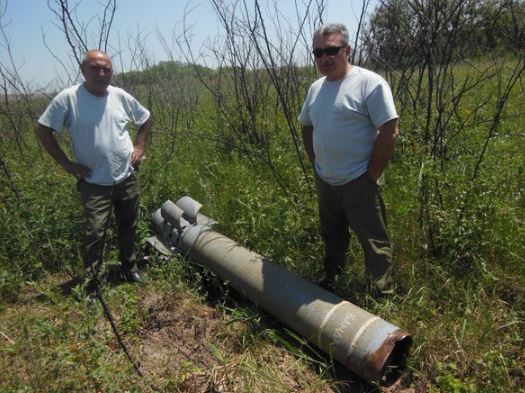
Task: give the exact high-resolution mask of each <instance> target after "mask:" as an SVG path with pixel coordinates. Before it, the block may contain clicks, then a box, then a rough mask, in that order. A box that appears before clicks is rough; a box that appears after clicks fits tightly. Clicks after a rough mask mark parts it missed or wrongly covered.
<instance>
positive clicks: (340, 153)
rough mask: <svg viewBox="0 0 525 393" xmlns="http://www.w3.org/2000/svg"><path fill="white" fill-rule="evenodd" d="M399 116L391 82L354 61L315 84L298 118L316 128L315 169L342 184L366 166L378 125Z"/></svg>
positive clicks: (314, 133)
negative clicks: (337, 76) (341, 72)
mask: <svg viewBox="0 0 525 393" xmlns="http://www.w3.org/2000/svg"><path fill="white" fill-rule="evenodd" d="M397 117H398V115H397V112H396V108H395V105H394V99H393V97H392V92H391V90H390V87H389V86H388V83H387V82H386V81H385V80H384V79H383V78H382V77H381V76H380V75H378V74H376V73H374V72H372V71H369V70H366V69H364V68H361V67H358V66H355V65H354V66H352V68H351V69H350V71H349V72H348V73H347V74H346V75H345V77H344V78H342V79H339V80H337V81H329V80H327V79H326V77H323V78H320V79H318V80H317V81H315V82H314V83H313V84H312V86H311V87H310V89H309V90H308V94H307V97H306V100H305V102H304V104H303V108H302V110H301V113H300V115H299V122H300V123H301V124H303V125H305V126H311V127H313V148H314V153H315V170H316V172H317V173H318V174H319V176H320V177H321V179H323V180H324V181H326V182H327V183H329V184H332V185H341V184H345V183H348V182H349V181H352V180H354V179H357V178H358V177H359V176H361V175H362V174H363V173H365V172H366V171H367V170H368V162H369V160H370V157H371V155H372V150H373V148H374V143H375V140H376V137H377V134H378V129H379V127H381V126H382V125H383V124H385V123H386V122H387V121H389V120H392V119H396V118H397Z"/></svg>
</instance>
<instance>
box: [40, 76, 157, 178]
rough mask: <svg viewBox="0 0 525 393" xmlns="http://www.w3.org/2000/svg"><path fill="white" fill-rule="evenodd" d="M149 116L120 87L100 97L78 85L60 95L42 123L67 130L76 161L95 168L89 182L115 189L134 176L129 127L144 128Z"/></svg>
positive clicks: (52, 102) (109, 90)
mask: <svg viewBox="0 0 525 393" xmlns="http://www.w3.org/2000/svg"><path fill="white" fill-rule="evenodd" d="M149 116H150V112H149V111H148V110H147V109H146V108H144V107H143V106H142V105H141V104H140V103H139V102H138V101H137V100H136V99H135V98H134V97H133V96H131V95H130V94H129V93H127V92H126V91H124V90H122V89H120V88H118V87H114V86H109V87H108V94H107V95H105V96H103V97H99V96H95V95H93V94H91V93H89V92H88V91H87V89H86V87H85V86H84V84H78V85H75V86H72V87H69V88H67V89H65V90H62V91H61V92H60V93H58V94H57V95H56V96H55V97H54V98H53V100H52V101H51V103H50V104H49V106H48V107H47V109H46V110H45V112H44V113H43V114H42V116H40V118H39V119H38V122H39V123H40V124H42V125H44V126H46V127H49V128H52V129H53V130H55V131H56V132H59V131H60V130H62V129H63V128H67V129H68V130H69V132H70V134H71V142H72V150H73V154H74V157H75V161H76V162H78V163H80V164H83V165H86V166H88V167H89V168H91V174H90V176H89V177H87V178H86V181H87V182H89V183H94V184H99V185H112V184H116V183H120V182H121V181H123V180H125V179H126V178H127V177H128V176H129V175H131V173H132V172H133V167H132V165H131V154H132V152H133V142H132V141H131V136H130V134H129V130H128V124H129V123H134V124H136V125H137V126H141V125H143V124H144V123H145V122H146V121H147V120H148V119H149Z"/></svg>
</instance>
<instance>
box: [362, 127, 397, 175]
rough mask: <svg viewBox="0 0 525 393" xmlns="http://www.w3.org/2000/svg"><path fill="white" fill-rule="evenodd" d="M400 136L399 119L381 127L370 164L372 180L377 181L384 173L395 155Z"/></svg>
mask: <svg viewBox="0 0 525 393" xmlns="http://www.w3.org/2000/svg"><path fill="white" fill-rule="evenodd" d="M398 136H399V127H398V119H392V120H389V121H387V122H386V123H385V124H383V125H382V126H381V127H379V134H378V135H377V138H376V141H375V144H374V150H373V151H372V157H370V162H369V163H368V175H369V176H370V177H371V178H372V180H374V181H377V179H379V177H380V176H381V174H382V173H383V171H384V169H385V167H386V164H387V163H388V161H390V159H391V158H392V156H393V155H394V148H395V146H396V142H397V138H398Z"/></svg>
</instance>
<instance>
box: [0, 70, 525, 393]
mask: <svg viewBox="0 0 525 393" xmlns="http://www.w3.org/2000/svg"><path fill="white" fill-rule="evenodd" d="M188 86H196V87H195V88H194V91H195V94H197V96H196V97H197V99H196V100H193V99H191V97H189V96H186V98H187V100H182V99H181V100H180V101H176V100H175V101H169V102H170V103H171V104H169V105H168V104H167V103H166V101H165V100H161V99H160V98H159V97H161V94H160V93H159V92H157V91H153V93H154V94H153V97H157V98H159V100H158V101H155V100H153V109H154V113H155V114H156V130H155V132H154V133H153V135H152V139H151V143H150V146H149V147H148V150H147V157H148V158H147V160H146V161H145V162H144V164H143V166H142V168H141V171H140V181H141V184H142V190H143V194H142V199H141V208H142V216H141V221H140V227H139V238H140V244H139V249H140V250H141V253H142V254H143V255H145V256H147V257H148V259H147V263H145V264H144V266H143V270H144V272H145V274H147V276H148V277H149V278H150V282H149V283H148V285H146V286H143V287H140V286H135V285H131V284H120V285H109V284H108V285H106V286H104V288H103V294H104V299H105V300H106V302H107V304H108V306H109V308H110V310H111V312H112V314H113V315H114V318H115V321H116V326H117V328H118V330H119V332H120V334H121V335H122V337H123V340H124V342H125V343H126V345H127V346H128V348H129V350H130V353H131V355H132V357H133V358H134V359H135V360H137V361H138V362H139V363H140V365H138V366H137V368H138V369H139V370H140V371H141V372H142V373H143V375H144V376H143V377H141V376H139V375H138V374H137V372H136V371H135V370H134V368H133V365H132V363H131V362H130V361H129V359H128V358H127V357H126V355H125V354H124V352H123V351H122V349H121V348H120V346H119V345H118V342H117V339H116V337H115V335H114V333H113V331H112V329H111V326H110V324H109V322H108V320H107V319H106V317H105V315H104V312H103V308H102V306H101V305H100V304H99V303H98V302H96V301H93V299H91V298H89V297H86V296H83V295H82V293H81V292H79V288H76V289H73V292H71V293H64V291H63V289H64V288H63V286H64V283H66V282H67V281H68V280H69V279H70V278H71V277H73V276H74V275H75V274H76V273H77V272H78V269H80V266H81V250H80V241H81V224H82V212H81V207H80V203H79V198H78V195H77V193H76V191H75V181H74V179H73V178H70V177H69V176H67V175H66V174H65V173H64V172H63V171H62V170H61V169H60V168H59V167H58V166H57V165H56V164H55V163H53V162H52V160H51V159H50V158H49V157H48V156H47V155H46V154H44V153H43V152H42V151H41V149H40V148H39V146H38V145H37V144H36V141H35V138H34V136H33V133H32V121H31V118H30V117H29V116H28V114H27V113H26V112H27V111H26V112H23V111H22V112H21V113H22V114H21V115H20V118H19V121H20V125H21V128H20V129H22V130H23V131H22V132H21V133H20V134H15V131H14V130H13V129H12V128H11V127H10V126H9V124H8V122H7V117H5V116H4V117H3V118H2V120H1V121H2V122H3V125H4V129H6V130H7V131H6V132H4V134H3V135H2V137H1V138H0V146H1V154H2V156H1V157H2V163H3V166H2V169H5V168H6V169H7V170H4V172H2V173H1V174H0V184H1V185H2V187H1V188H0V218H1V219H0V240H1V242H0V296H1V300H0V353H1V356H0V369H1V370H2V373H1V375H2V377H1V378H0V392H6V393H7V392H128V391H129V392H147V391H154V387H155V386H156V387H160V388H162V389H163V390H164V391H168V392H178V391H181V392H229V391H236V392H332V391H341V392H347V391H348V392H354V391H355V392H366V391H369V392H371V391H378V390H379V388H377V387H375V386H372V385H369V384H366V383H364V382H363V381H361V380H359V379H358V378H356V376H354V375H352V374H351V373H349V372H347V371H345V370H343V369H342V368H341V367H340V366H339V365H338V364H337V363H335V362H333V361H332V360H330V359H329V358H328V357H327V356H326V355H323V354H321V353H319V351H318V350H317V349H316V348H315V347H313V346H311V345H310V344H308V343H307V342H304V340H302V339H301V338H300V337H297V336H296V334H295V333H294V332H292V331H290V330H288V329H287V328H286V327H285V326H283V325H282V324H281V323H279V322H278V321H276V320H275V319H273V318H271V317H270V316H269V315H267V314H266V313H265V312H263V311H261V310H259V309H257V308H256V307H255V306H254V305H253V304H250V302H248V301H247V300H246V299H243V298H242V297H241V296H239V295H238V294H237V293H236V292H235V291H234V290H233V289H231V288H230V287H228V286H227V285H225V284H224V283H222V282H221V281H220V280H219V279H218V278H217V277H214V276H213V275H212V274H210V273H209V272H206V271H205V270H204V269H202V268H200V267H199V266H196V265H194V264H192V263H190V262H189V261H187V260H184V258H182V257H180V256H174V257H173V258H165V257H161V256H160V255H158V254H156V253H154V252H152V251H149V250H147V248H146V247H145V239H146V238H147V237H148V236H150V235H151V231H150V229H149V221H150V215H151V213H153V211H155V210H156V209H157V208H159V207H160V206H161V204H162V203H163V202H164V201H165V200H167V199H172V200H173V201H175V200H177V199H178V198H180V197H181V196H183V195H189V196H191V197H192V198H194V199H196V200H198V201H199V202H201V203H202V204H203V205H204V207H203V209H202V212H203V213H204V214H206V215H208V216H210V217H212V218H214V219H215V220H217V221H218V222H219V224H218V226H217V229H218V230H219V231H220V232H223V233H225V234H226V235H227V236H229V237H231V238H233V239H234V240H236V241H238V242H239V243H241V244H243V245H244V246H246V247H249V248H250V249H253V250H254V251H256V252H258V253H260V254H262V255H265V256H267V257H269V258H271V259H272V260H273V261H274V262H276V263H279V264H282V265H284V266H286V267H287V268H288V269H289V270H291V271H293V272H294V273H296V274H298V275H300V276H302V277H304V278H307V279H310V280H312V281H315V280H317V279H318V278H319V275H320V273H321V266H320V259H321V256H322V244H321V240H320V236H319V231H318V217H317V207H316V196H315V189H314V186H313V178H312V173H311V172H309V171H308V170H307V171H306V173H304V172H303V171H302V169H301V166H300V165H299V162H298V159H297V156H296V154H295V152H294V147H293V143H292V140H291V137H290V133H289V132H288V130H287V127H286V122H285V121H284V120H283V119H282V117H280V115H279V111H278V110H276V111H274V112H272V111H273V110H274V109H275V108H277V109H279V108H278V104H276V103H275V102H273V103H272V102H269V103H267V105H268V106H267V107H264V108H263V109H261V113H259V117H257V118H256V119H255V123H254V124H255V126H257V127H260V128H258V129H259V130H264V133H263V135H264V136H265V138H266V139H264V138H263V139H262V140H263V142H264V143H261V142H260V141H261V140H259V143H254V142H253V139H250V137H249V135H244V134H243V133H242V132H243V130H245V129H244V128H243V126H245V125H246V123H243V121H244V120H245V119H244V120H243V118H242V116H241V115H238V116H235V115H234V114H235V113H242V108H238V107H236V106H235V105H234V104H235V101H231V107H230V110H231V111H230V112H224V111H223V112H219V111H217V110H216V108H215V107H214V101H213V99H212V97H210V96H209V95H207V93H206V91H205V90H204V89H201V88H200V87H198V88H197V86H199V85H198V81H197V80H192V81H191V83H190V82H188ZM496 86H497V83H496V81H495V80H487V81H486V82H485V84H484V85H483V86H482V88H479V89H476V91H475V92H472V93H471V94H469V95H468V99H465V101H464V102H463V103H462V105H461V106H460V107H458V108H455V109H454V110H455V112H456V113H455V114H453V116H452V117H451V121H450V122H449V123H447V125H446V127H444V128H439V127H430V128H426V129H425V128H424V127H422V124H425V122H424V121H423V120H424V119H420V118H418V117H417V116H416V115H415V113H419V112H417V111H413V110H408V109H407V110H406V111H404V112H403V113H401V138H400V141H399V144H398V147H397V150H396V156H395V157H394V159H393V161H392V162H391V164H390V166H389V168H388V170H387V173H386V178H385V181H386V183H385V185H384V197H385V201H386V204H387V210H388V214H389V227H390V231H391V234H392V238H393V243H394V250H395V279H396V282H397V284H398V288H397V291H396V294H395V295H394V296H392V297H390V298H386V299H375V298H374V297H373V296H372V295H371V294H370V293H369V292H368V291H367V290H366V285H365V283H364V277H363V263H362V255H361V250H360V248H359V246H358V244H357V242H353V243H352V247H351V249H350V250H349V254H350V260H351V262H350V263H349V265H348V267H347V268H346V270H345V272H344V274H343V278H342V279H341V280H340V282H339V284H338V287H337V293H338V294H339V295H340V296H342V297H343V298H345V299H351V301H353V302H354V303H355V304H357V305H358V306H360V307H362V308H364V309H366V310H368V311H369V312H372V313H374V314H377V315H379V316H380V317H382V318H384V319H385V320H387V321H391V322H392V323H394V324H396V325H398V326H400V327H402V328H404V329H405V330H407V331H409V332H410V333H411V334H412V336H413V338H414V345H413V348H412V351H411V356H410V358H409V364H408V370H407V372H406V373H405V374H404V376H403V378H402V379H401V381H400V382H399V383H398V384H397V385H395V386H393V387H391V388H389V390H388V391H391V392H407V393H408V392H454V393H463V392H487V393H489V392H525V388H524V386H525V371H524V366H523V365H524V362H525V354H524V350H523V348H524V343H523V339H524V334H525V331H524V319H523V318H524V310H525V302H524V288H525V271H524V270H525V267H524V266H525V263H524V262H525V260H524V259H525V257H524V256H525V245H524V242H523V239H524V238H525V189H524V187H525V180H524V179H525V178H524V173H525V151H524V150H523V146H525V134H524V133H523V128H522V124H523V121H524V119H525V117H524V116H525V115H524V114H523V113H522V110H523V109H522V108H523V105H522V102H523V95H524V90H523V82H520V83H517V84H516V85H515V86H514V87H513V89H512V92H511V95H510V98H509V100H508V101H507V104H506V106H505V110H504V112H503V113H502V117H501V121H500V123H499V124H498V127H497V129H495V130H494V133H493V134H490V132H491V128H490V125H491V124H492V122H491V120H492V119H493V113H494V105H495V104H494V101H497V100H496V98H497V91H496V90H494V89H495V88H496ZM163 87H164V88H166V89H169V88H170V83H168V82H167V83H166V85H165V86H162V84H159V86H157V87H156V88H158V89H162V88H163ZM226 88H228V87H226ZM129 89H130V90H131V91H132V92H133V93H134V94H136V95H137V96H138V97H139V98H141V99H143V100H146V98H145V97H147V95H148V92H147V91H146V90H144V86H139V87H136V86H135V87H134V86H129ZM150 93H151V92H150ZM226 93H227V92H226ZM172 94H173V92H172ZM188 94H189V93H188ZM224 97H228V94H225V95H224ZM270 97H271V95H270ZM486 97H489V98H490V97H492V98H490V99H488V100H487V103H486V104H484V105H483V106H480V105H479V103H480V102H484V99H485V98H486ZM179 98H180V97H179ZM274 98H275V97H274ZM224 99H227V98H224ZM232 100H233V99H232ZM175 103H177V105H178V106H176V105H175ZM33 104H34V108H33V110H34V111H35V113H39V112H40V111H41V110H42V106H43V105H45V102H36V101H35V102H34V103H33ZM170 105H172V106H170ZM22 109H23V108H22ZM177 110H178V112H177ZM297 110H299V108H297ZM175 112H177V113H179V115H178V116H179V117H177V121H174V117H173V116H172V115H173V113H175ZM473 112H475V113H474V114H473V115H472V116H471V114H472V113H473ZM228 113H229V114H230V115H231V116H230V117H228V116H227V115H228ZM271 113H277V114H276V115H275V118H274V117H271V116H270V114H271ZM17 119H18V118H17ZM431 124H434V125H436V124H438V122H437V121H436V119H435V118H432V122H431ZM462 124H464V125H465V126H463V127H462ZM436 130H439V131H441V132H442V134H441V135H440V137H439V138H438V139H435V138H427V137H426V135H427V134H426V133H425V132H426V131H429V132H430V131H432V132H434V131H436ZM432 132H430V135H435V133H434V134H432ZM436 132H437V131H436ZM243 138H244V139H243ZM436 141H438V142H439V143H440V144H442V145H443V146H445V148H444V149H443V150H441V153H440V154H433V153H432V146H433V145H434V143H435V142H436ZM486 141H488V143H487V146H486V150H485V152H484V154H483V155H482V159H481V165H480V169H479V171H478V172H477V174H476V176H475V177H473V175H474V173H475V168H476V163H477V162H478V161H480V155H481V151H482V149H483V147H484V145H485V142H486ZM62 142H63V143H64V145H67V137H64V138H63V140H62ZM105 260H106V262H107V263H115V262H116V244H115V239H114V236H113V233H112V232H111V231H110V233H109V237H108V242H107V247H106V253H105ZM152 385H153V386H152Z"/></svg>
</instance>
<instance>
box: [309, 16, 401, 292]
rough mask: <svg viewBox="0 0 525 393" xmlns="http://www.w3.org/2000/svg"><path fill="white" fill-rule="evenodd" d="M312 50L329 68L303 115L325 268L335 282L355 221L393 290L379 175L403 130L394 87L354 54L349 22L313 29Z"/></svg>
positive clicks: (378, 285) (373, 263)
mask: <svg viewBox="0 0 525 393" xmlns="http://www.w3.org/2000/svg"><path fill="white" fill-rule="evenodd" d="M313 48H314V49H313V55H314V58H315V64H316V66H317V69H318V71H319V72H320V73H321V74H323V75H324V76H323V77H322V78H320V79H318V80H317V81H315V82H314V83H313V84H312V86H311V87H310V89H309V91H308V94H307V97H306V100H305V102H304V104H303V108H302V110H301V113H300V115H299V121H300V123H301V124H302V133H303V141H304V145H305V150H306V152H307V154H308V158H309V159H310V161H311V163H312V164H313V165H314V168H315V173H316V186H317V194H318V204H319V216H320V226H321V234H322V237H323V241H324V245H325V256H324V260H323V264H324V271H325V276H324V278H323V279H322V280H321V281H320V283H319V284H320V285H321V286H323V287H325V288H326V289H329V290H332V289H333V285H334V283H335V280H336V279H337V277H338V275H339V274H340V273H341V271H342V268H343V266H344V264H345V263H346V252H347V250H348V246H349V244H350V232H349V228H351V229H352V231H353V232H355V234H356V236H357V238H358V240H359V242H360V244H361V246H362V247H363V251H364V256H365V270H366V274H367V276H368V277H369V278H371V281H372V285H373V289H374V290H378V291H381V292H384V293H390V292H391V290H392V284H393V283H392V277H391V268H392V248H391V244H390V240H389V236H388V232H387V228H386V212H385V206H384V203H383V199H382V197H381V188H380V187H379V185H378V180H379V178H380V177H381V175H382V173H383V170H384V169H385V167H386V165H387V163H388V161H389V160H390V158H391V157H392V155H393V152H394V147H395V144H396V140H397V137H398V134H399V129H398V115H397V112H396V108H395V106H394V101H393V97H392V92H391V90H390V88H389V86H388V84H387V83H386V81H385V80H384V79H383V78H382V77H381V76H379V75H377V74H375V73H373V72H371V71H369V70H366V69H364V68H361V67H358V66H355V65H352V64H350V63H349V62H348V58H349V56H350V45H349V36H348V30H347V29H346V27H345V26H344V25H341V24H329V25H325V26H321V27H320V28H318V29H317V30H316V31H315V32H314V36H313Z"/></svg>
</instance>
